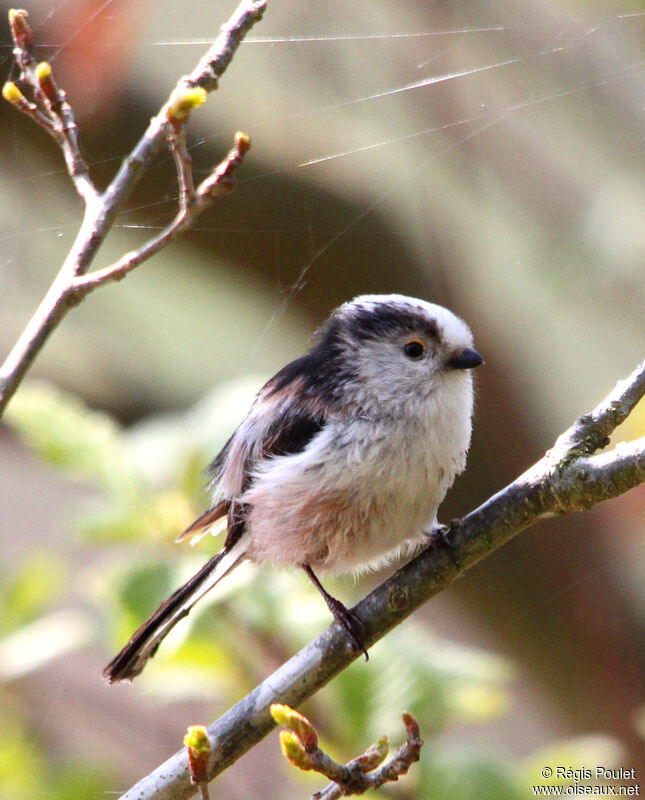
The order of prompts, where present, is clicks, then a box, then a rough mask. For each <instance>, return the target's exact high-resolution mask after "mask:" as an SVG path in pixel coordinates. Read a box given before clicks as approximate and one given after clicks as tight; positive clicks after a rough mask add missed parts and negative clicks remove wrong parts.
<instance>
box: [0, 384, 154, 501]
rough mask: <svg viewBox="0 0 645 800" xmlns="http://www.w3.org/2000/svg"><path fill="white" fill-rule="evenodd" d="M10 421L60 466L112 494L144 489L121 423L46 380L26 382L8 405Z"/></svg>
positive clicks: (27, 439) (43, 456)
mask: <svg viewBox="0 0 645 800" xmlns="http://www.w3.org/2000/svg"><path fill="white" fill-rule="evenodd" d="M6 421H7V422H8V424H9V425H10V426H11V427H13V428H14V429H15V430H16V431H18V432H19V433H20V434H21V435H22V436H23V438H24V439H25V440H26V441H27V443H28V444H29V445H30V446H31V447H33V448H34V450H36V452H37V453H38V454H39V455H40V456H41V457H42V458H43V459H44V460H45V461H48V462H49V463H51V464H53V465H55V466H57V467H59V468H60V469H63V470H65V471H66V472H69V473H70V474H72V475H74V476H76V477H79V478H84V479H86V480H89V481H91V482H92V483H96V484H97V485H98V486H100V487H101V488H104V489H106V490H107V491H109V492H110V493H112V494H117V495H124V494H128V495H133V494H136V493H137V492H138V491H139V490H140V488H141V486H140V481H139V479H138V476H137V474H136V473H135V472H134V471H133V469H132V467H131V460H130V458H129V456H128V453H127V449H126V448H125V446H124V441H123V435H122V432H121V429H120V428H119V426H118V425H117V424H116V423H115V422H114V420H112V418H111V417H110V416H109V415H108V414H105V413H102V412H99V411H92V410H90V409H89V408H88V407H87V406H86V405H85V404H84V403H82V402H81V401H80V400H79V399H78V398H77V397H75V396H74V395H71V394H69V393H67V392H64V391H62V390H61V389H57V388H55V387H54V386H52V385H50V384H47V383H41V382H30V383H26V384H24V385H23V386H22V387H21V388H20V391H19V392H17V394H16V396H15V397H14V398H13V400H12V402H11V404H10V406H9V407H8V409H7V414H6Z"/></svg>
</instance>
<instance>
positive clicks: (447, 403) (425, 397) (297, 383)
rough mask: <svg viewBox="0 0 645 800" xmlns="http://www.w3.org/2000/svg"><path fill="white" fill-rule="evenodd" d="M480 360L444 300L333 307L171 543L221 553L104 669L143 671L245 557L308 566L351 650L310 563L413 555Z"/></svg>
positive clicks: (342, 615)
mask: <svg viewBox="0 0 645 800" xmlns="http://www.w3.org/2000/svg"><path fill="white" fill-rule="evenodd" d="M482 363H483V359H482V357H481V356H480V355H479V353H478V352H477V351H476V350H474V349H473V337H472V334H471V332H470V329H469V328H468V326H467V325H466V323H465V322H463V321H462V320H461V319H459V317H457V316H455V315H454V314H453V313H452V312H451V311H448V309H446V308H443V307H442V306H439V305H435V304H433V303H429V302H426V301H425V300H417V299H415V298H412V297H406V296H404V295H399V294H389V295H362V296H360V297H357V298H355V299H354V300H352V301H351V302H348V303H344V304H343V305H342V306H340V307H339V308H337V309H336V310H335V311H334V312H333V313H332V314H331V316H330V317H329V319H328V320H327V321H326V322H325V323H324V325H323V326H322V328H321V329H320V331H319V332H318V336H317V341H316V343H315V344H314V346H313V347H312V348H311V349H310V350H309V351H308V352H307V353H306V354H305V355H303V356H301V357H300V358H297V359H296V360H295V361H292V362H291V363H289V364H287V365H286V366H285V367H283V368H282V369H281V370H280V371H279V372H278V373H277V374H276V375H274V377H273V378H271V380H269V381H268V382H267V383H266V384H265V385H264V386H263V387H262V389H260V391H259V393H258V395H257V397H256V400H255V402H254V404H253V406H252V407H251V409H250V411H249V413H248V414H247V416H246V417H245V419H244V420H243V421H242V422H241V423H240V425H239V427H238V428H237V430H236V431H235V433H233V435H232V436H231V438H230V439H229V440H228V442H227V443H226V444H225V445H224V447H223V448H222V450H221V452H220V453H219V455H218V456H217V457H216V458H215V460H214V461H213V462H212V464H211V465H210V468H209V470H210V474H211V477H212V480H211V484H210V486H211V490H212V505H211V507H210V508H209V509H208V510H207V511H206V512H205V513H204V514H202V515H201V516H200V517H199V518H198V519H197V520H196V521H195V522H194V523H193V524H192V525H190V527H189V528H188V529H187V530H186V531H184V533H182V534H181V535H180V536H179V538H178V540H177V541H182V540H184V539H186V538H190V537H193V538H195V537H196V538H201V537H202V536H204V535H206V534H208V533H213V534H216V533H219V532H221V531H224V530H225V531H226V540H225V543H224V547H223V549H222V550H221V551H220V552H219V553H217V554H216V555H214V556H213V557H212V558H211V559H210V560H209V561H207V562H206V564H204V566H203V567H202V568H201V569H200V570H199V572H197V573H196V574H195V575H194V576H193V577H192V578H191V579H190V580H189V581H188V582H187V583H185V584H184V585H183V586H181V587H180V588H179V589H177V591H175V592H174V593H173V594H172V595H171V596H170V597H169V598H168V599H167V600H165V601H164V602H163V603H162V604H161V605H160V606H159V608H158V609H157V611H156V612H155V613H154V614H153V615H152V617H150V619H149V620H148V621H147V622H144V624H143V625H142V626H141V627H140V628H139V629H138V630H137V631H136V632H135V633H134V635H133V636H132V638H131V639H130V641H129V642H128V644H127V645H126V646H125V647H124V648H123V649H122V650H121V652H120V653H119V654H118V655H117V656H116V657H115V658H114V659H113V660H112V661H111V662H110V663H109V664H108V666H107V667H106V668H105V670H104V672H103V674H104V676H105V677H106V678H107V680H108V681H109V682H110V683H114V682H116V681H120V680H124V679H132V678H134V677H136V676H137V675H138V674H139V673H140V672H141V671H142V669H143V668H144V666H145V664H146V663H147V661H148V660H149V659H150V658H152V656H153V655H154V654H155V652H156V651H157V648H158V647H159V644H160V642H161V641H162V639H163V638H164V637H165V636H166V634H167V633H168V632H169V631H170V630H171V628H173V627H174V625H175V624H176V623H177V622H179V620H180V619H182V618H183V617H185V616H186V615H187V614H188V612H189V611H190V609H191V608H192V607H193V605H194V604H195V603H196V602H197V601H198V600H199V599H200V598H202V597H203V596H204V595H205V594H206V592H208V591H210V589H212V588H213V586H215V584H216V583H218V582H219V581H220V580H221V579H222V578H223V577H224V576H225V575H226V574H227V573H229V572H230V571H231V570H232V569H233V568H234V567H236V566H237V565H238V564H239V563H240V562H241V561H244V560H250V561H252V562H264V561H268V562H271V563H273V564H276V565H280V566H284V565H288V566H296V567H301V568H302V569H304V571H305V572H306V574H307V575H308V576H309V578H310V579H311V581H312V582H313V583H314V585H315V586H316V588H317V589H318V590H319V591H320V593H321V594H322V596H323V598H324V599H325V602H326V603H327V605H328V607H329V609H330V611H331V612H332V614H333V616H334V618H335V620H336V621H337V622H338V623H339V624H340V625H341V626H342V627H343V628H344V629H345V631H346V632H347V634H348V636H349V640H350V643H351V645H352V646H353V647H354V648H355V649H356V650H358V651H361V650H362V651H363V652H365V655H366V657H367V652H366V649H365V646H364V643H363V636H362V629H361V623H360V621H359V620H358V618H357V617H356V616H355V615H354V614H353V613H352V612H351V611H350V610H348V609H347V608H346V607H345V606H344V605H343V604H342V603H341V602H340V601H339V600H337V599H336V598H334V597H332V596H331V595H330V594H328V593H327V591H326V590H325V589H324V588H323V587H322V585H321V583H320V582H319V580H318V578H317V576H316V574H315V572H314V570H316V572H324V573H338V572H351V571H354V572H360V571H364V570H366V569H370V568H375V567H377V566H379V565H380V564H383V563H387V562H388V561H391V560H392V559H394V558H395V557H398V556H401V555H404V554H411V553H412V552H414V551H415V550H416V549H418V548H419V547H420V545H421V544H423V543H426V544H427V542H428V537H429V535H430V534H431V533H432V531H433V530H434V529H436V528H437V525H438V523H437V517H436V514H437V508H438V507H439V504H440V503H441V501H442V500H443V498H444V497H445V494H446V492H447V490H448V489H449V488H450V486H451V485H452V483H453V481H454V479H455V476H457V475H458V474H459V473H460V472H462V471H463V469H464V467H465V464H466V453H467V451H468V447H469V445H470V435H471V429H472V422H471V418H472V411H473V382H472V375H471V372H470V370H471V369H473V368H474V367H478V366H479V365H480V364H482Z"/></svg>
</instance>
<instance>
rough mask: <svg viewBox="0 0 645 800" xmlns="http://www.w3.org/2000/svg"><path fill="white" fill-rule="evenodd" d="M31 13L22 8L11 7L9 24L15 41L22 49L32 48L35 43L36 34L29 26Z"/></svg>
mask: <svg viewBox="0 0 645 800" xmlns="http://www.w3.org/2000/svg"><path fill="white" fill-rule="evenodd" d="M28 16H29V15H28V14H27V12H26V11H24V10H23V9H22V8H10V9H9V25H10V26H11V36H12V38H13V41H14V43H15V44H16V46H17V47H19V48H20V49H21V50H31V48H32V46H33V44H34V34H33V32H32V30H31V28H30V27H29V23H28V22H27V17H28Z"/></svg>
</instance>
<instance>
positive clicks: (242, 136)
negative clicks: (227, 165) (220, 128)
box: [235, 131, 251, 156]
mask: <svg viewBox="0 0 645 800" xmlns="http://www.w3.org/2000/svg"><path fill="white" fill-rule="evenodd" d="M235 147H236V148H237V149H238V151H239V153H240V155H242V156H243V155H244V153H246V152H248V150H249V149H250V147H251V137H250V136H249V135H248V133H243V132H242V131H238V132H237V133H236V134H235Z"/></svg>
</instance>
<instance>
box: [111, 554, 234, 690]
mask: <svg viewBox="0 0 645 800" xmlns="http://www.w3.org/2000/svg"><path fill="white" fill-rule="evenodd" d="M245 550H246V547H245V543H244V542H243V541H238V542H236V544H235V545H234V546H233V547H231V548H230V550H226V549H224V550H222V551H221V552H220V553H217V555H215V556H213V557H212V558H211V559H210V560H209V561H207V562H206V563H205V564H204V566H203V567H202V568H201V569H200V570H199V572H197V573H195V575H193V577H192V578H190V580H188V581H187V582H186V583H185V584H184V585H183V586H181V587H180V588H179V589H177V590H176V591H175V592H173V593H172V594H171V595H170V597H169V598H168V599H167V600H164V602H163V603H162V604H161V605H160V606H159V608H158V609H157V610H156V611H155V613H154V614H153V615H152V616H151V617H150V619H148V620H147V621H146V622H144V623H143V625H142V626H141V627H140V628H138V629H137V630H136V631H135V633H134V634H133V635H132V638H131V639H130V641H129V642H128V643H127V644H126V646H125V647H124V648H123V649H122V650H121V651H120V652H119V653H118V654H117V655H116V656H115V657H114V658H113V659H112V661H110V663H109V664H108V665H107V667H106V668H105V669H104V670H103V677H104V678H106V679H107V680H108V681H109V683H116V682H117V681H122V680H132V678H136V676H137V675H138V674H139V673H140V672H141V671H142V670H143V668H144V667H145V665H146V663H147V662H148V660H149V659H151V658H152V657H153V656H154V654H155V653H156V652H157V648H158V647H159V644H160V642H161V641H162V639H164V638H165V636H166V635H167V634H168V633H169V632H170V631H171V630H172V628H174V626H175V625H176V624H177V623H178V622H179V620H180V619H183V618H184V617H185V616H187V614H188V612H189V611H190V609H191V608H192V607H193V606H194V605H195V603H196V602H197V601H198V600H200V599H201V598H202V597H203V596H204V595H205V594H206V592H208V591H210V590H211V589H212V588H213V586H215V584H216V583H218V582H219V581H220V580H221V579H222V578H223V577H224V576H225V575H227V574H228V573H229V572H230V571H231V570H232V569H233V568H234V567H236V566H237V565H238V564H239V562H240V561H241V560H242V558H243V557H244V553H245Z"/></svg>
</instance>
